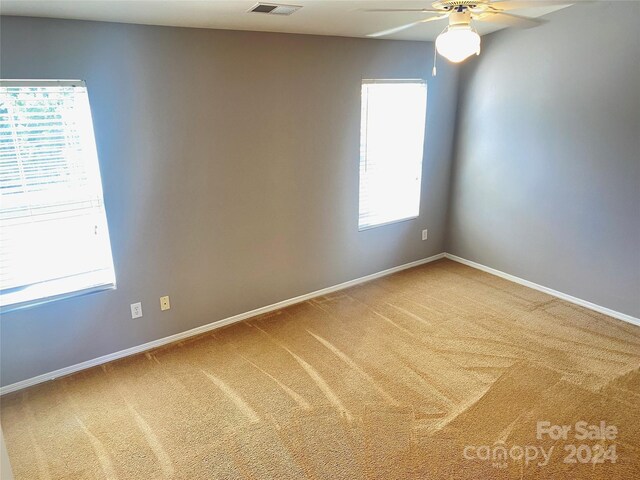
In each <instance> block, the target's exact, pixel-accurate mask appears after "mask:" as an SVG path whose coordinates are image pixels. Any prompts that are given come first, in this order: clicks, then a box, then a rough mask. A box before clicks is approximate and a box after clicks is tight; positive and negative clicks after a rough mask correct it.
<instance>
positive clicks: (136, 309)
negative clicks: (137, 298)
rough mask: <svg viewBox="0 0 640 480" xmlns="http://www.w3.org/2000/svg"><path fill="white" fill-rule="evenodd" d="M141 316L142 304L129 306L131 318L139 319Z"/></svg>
mask: <svg viewBox="0 0 640 480" xmlns="http://www.w3.org/2000/svg"><path fill="white" fill-rule="evenodd" d="M141 316H142V303H141V302H138V303H132V304H131V318H140V317H141Z"/></svg>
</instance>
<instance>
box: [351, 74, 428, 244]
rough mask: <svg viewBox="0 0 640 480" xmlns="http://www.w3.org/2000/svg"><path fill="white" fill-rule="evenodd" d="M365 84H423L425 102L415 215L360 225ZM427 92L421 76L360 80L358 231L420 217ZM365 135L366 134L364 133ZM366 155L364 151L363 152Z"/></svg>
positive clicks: (425, 82)
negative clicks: (363, 94) (363, 89)
mask: <svg viewBox="0 0 640 480" xmlns="http://www.w3.org/2000/svg"><path fill="white" fill-rule="evenodd" d="M367 84H418V85H422V86H424V90H425V92H424V98H425V104H424V124H423V129H422V155H421V158H420V181H419V182H418V183H419V185H418V210H417V213H416V215H409V216H406V217H402V218H397V219H394V220H389V221H386V222H381V223H376V224H368V225H364V226H361V225H360V190H361V185H362V174H361V164H362V157H361V155H362V136H363V121H364V119H363V116H362V112H363V111H364V105H363V100H364V99H363V96H362V88H363V87H364V86H365V85H367ZM428 93H429V89H428V84H427V81H426V80H425V79H423V78H379V79H373V78H363V79H362V80H361V82H360V102H361V105H360V112H361V113H360V152H361V153H360V157H359V159H358V231H359V232H363V231H366V230H371V229H373V228H378V227H384V226H388V225H393V224H395V223H401V222H408V221H411V220H415V219H416V218H418V217H420V210H421V203H422V202H421V200H422V173H423V170H424V142H425V141H426V135H427V113H428V111H427V108H428ZM365 136H366V134H365ZM365 155H366V153H365Z"/></svg>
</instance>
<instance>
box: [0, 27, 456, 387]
mask: <svg viewBox="0 0 640 480" xmlns="http://www.w3.org/2000/svg"><path fill="white" fill-rule="evenodd" d="M1 22H2V23H1V25H0V35H1V36H0V48H1V50H0V73H1V75H2V77H3V78H61V79H67V78H69V79H75V78H80V79H83V80H86V82H87V86H88V88H89V96H90V100H91V106H92V111H93V117H94V125H95V132H96V141H97V146H98V153H99V158H100V163H101V169H102V180H103V184H104V192H105V202H106V207H107V215H108V221H109V227H110V230H111V241H112V247H113V253H114V260H115V268H116V275H117V282H118V289H117V290H115V291H110V292H102V293H98V294H94V295H90V296H86V297H81V298H74V299H69V300H64V301H59V302H54V303H50V304H47V305H43V306H39V307H35V308H32V309H28V310H22V311H17V312H12V313H8V314H6V315H4V316H3V317H2V319H1V322H2V323H1V326H0V329H1V345H0V347H1V358H0V361H1V365H2V370H1V376H2V379H1V381H2V384H3V385H7V384H11V383H14V382H16V381H19V380H22V379H26V378H30V377H33V376H35V375H38V374H42V373H45V372H49V371H52V370H55V369H58V368H62V367H66V366H69V365H73V364H75V363H78V362H82V361H84V360H89V359H92V358H95V357H97V356H100V355H104V354H108V353H112V352H115V351H118V350H121V349H124V348H128V347H131V346H135V345H139V344H141V343H144V342H148V341H151V340H155V339H158V338H162V337H165V336H167V335H171V334H174V333H178V332H182V331H185V330H187V329H190V328H193V327H197V326H200V325H203V324H206V323H209V322H213V321H215V320H219V319H223V318H226V317H228V316H231V315H234V314H238V313H242V312H245V311H248V310H251V309H254V308H257V307H261V306H264V305H268V304H271V303H274V302H277V301H280V300H284V299H287V298H291V297H294V296H297V295H301V294H304V293H307V292H311V291H314V290H317V289H320V288H323V287H327V286H331V285H334V284H337V283H340V282H344V281H347V280H350V279H354V278H357V277H361V276H363V275H367V274H370V273H374V272H377V271H380V270H383V269H386V268H389V267H393V266H396V265H401V264H404V263H407V262H410V261H413V260H418V259H421V258H424V257H427V256H430V255H433V254H436V253H440V252H442V251H443V250H444V235H445V225H446V219H445V216H446V202H447V195H448V186H449V174H450V163H451V162H450V160H451V155H452V140H453V139H452V134H453V131H454V128H453V126H454V121H455V110H456V98H457V76H456V71H455V69H453V68H446V67H445V65H444V63H443V64H442V65H441V67H442V68H439V72H438V77H437V78H436V79H432V78H431V77H430V76H429V71H430V67H431V52H432V45H431V44H425V43H414V42H394V41H378V40H375V41H374V40H363V39H348V38H336V37H316V36H304V35H286V34H268V33H250V32H233V31H214V30H197V29H180V28H167V27H149V26H134V25H122V24H109V23H95V22H82V21H66V20H51V19H32V18H18V17H4V18H2V19H1ZM363 77H364V78H416V77H422V78H425V79H427V81H428V85H429V91H428V118H427V135H426V142H425V145H426V149H425V158H424V170H423V188H422V205H421V212H420V217H419V218H418V219H416V220H413V221H407V222H403V223H398V224H395V225H389V226H385V227H380V228H375V229H372V230H367V231H364V232H358V228H357V226H358V161H359V158H358V155H359V153H358V152H359V129H360V81H361V78H363ZM423 228H429V240H428V241H425V242H423V241H422V240H421V236H420V230H421V229H423ZM161 295H170V296H171V305H172V308H171V310H169V311H167V312H160V307H159V297H160V296H161ZM136 301H142V302H143V312H144V317H142V318H140V319H137V320H131V318H130V312H129V304H130V303H132V302H136Z"/></svg>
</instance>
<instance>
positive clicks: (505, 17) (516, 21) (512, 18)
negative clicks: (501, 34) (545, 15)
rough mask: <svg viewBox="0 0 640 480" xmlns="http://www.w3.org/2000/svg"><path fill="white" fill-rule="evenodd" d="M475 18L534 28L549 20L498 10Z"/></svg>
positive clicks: (511, 25) (517, 26) (482, 20)
mask: <svg viewBox="0 0 640 480" xmlns="http://www.w3.org/2000/svg"><path fill="white" fill-rule="evenodd" d="M475 19H476V20H479V21H481V22H489V23H501V24H503V25H509V26H510V27H516V28H532V27H537V26H538V25H542V24H543V23H546V22H547V21H546V20H543V19H541V18H531V17H523V16H521V15H515V14H513V13H506V12H497V11H488V12H486V13H483V14H482V15H478V16H476V17H475Z"/></svg>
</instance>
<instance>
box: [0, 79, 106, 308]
mask: <svg viewBox="0 0 640 480" xmlns="http://www.w3.org/2000/svg"><path fill="white" fill-rule="evenodd" d="M114 286H115V275H114V271H113V261H112V258H111V245H110V243H109V232H108V229H107V219H106V215H105V210H104V204H103V199H102V186H101V180H100V170H99V167H98V156H97V153H96V146H95V140H94V136H93V125H92V121H91V111H90V109H89V98H88V96H87V89H86V87H85V85H84V82H79V81H29V80H24V81H23V80H20V81H1V82H0V306H1V307H2V309H3V311H6V310H11V309H13V308H16V307H20V306H24V305H32V304H35V303H41V302H43V301H48V300H51V299H55V298H60V297H66V296H69V295H70V294H79V293H87V292H90V291H95V290H97V289H104V288H112V287H114ZM7 307H9V308H7Z"/></svg>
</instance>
